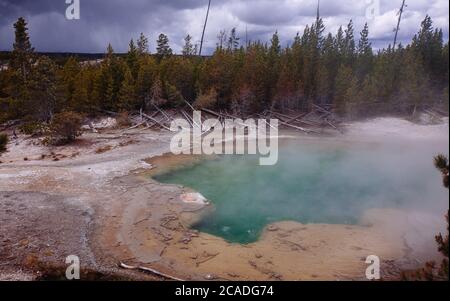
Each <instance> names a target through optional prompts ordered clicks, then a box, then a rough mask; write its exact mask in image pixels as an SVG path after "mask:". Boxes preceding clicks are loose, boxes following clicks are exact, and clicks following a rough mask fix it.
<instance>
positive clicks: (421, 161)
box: [155, 134, 448, 244]
mask: <svg viewBox="0 0 450 301" xmlns="http://www.w3.org/2000/svg"><path fill="white" fill-rule="evenodd" d="M447 135H448V134H447ZM447 137H448V136H447ZM447 139H448V138H447ZM444 140H445V139H444ZM438 153H445V154H447V153H448V140H447V141H438V139H437V140H436V141H430V140H423V139H419V140H415V139H408V140H403V139H401V140H400V141H399V140H398V139H389V140H377V139H374V140H373V141H367V140H365V141H358V139H337V138H304V137H297V138H291V139H282V141H280V150H279V161H278V163H277V164H276V165H274V166H260V165H259V164H258V163H259V161H258V159H259V157H256V156H248V155H245V156H237V155H235V156H222V157H219V158H217V159H214V160H204V161H201V162H199V163H196V164H195V165H193V166H189V167H183V168H180V169H178V170H175V171H171V172H169V173H166V174H162V175H158V176H155V179H156V180H158V181H160V182H163V183H170V184H180V185H184V186H186V187H189V188H192V189H193V190H195V191H198V192H200V193H201V194H202V195H204V196H205V197H206V198H207V199H209V200H210V201H211V202H212V203H213V205H214V210H212V211H211V212H210V213H208V214H207V215H206V216H204V217H203V218H202V219H201V221H200V222H198V223H197V224H195V225H193V228H195V229H197V230H199V231H202V232H206V233H209V234H213V235H216V236H219V237H222V238H224V239H225V240H227V241H229V242H235V243H244V244H245V243H251V242H255V241H256V240H258V238H259V236H260V234H261V232H262V230H263V229H264V227H265V226H267V225H268V224H271V223H274V222H278V221H297V222H299V223H303V224H308V223H326V224H358V222H359V220H360V218H361V217H362V214H363V213H364V212H365V211H366V210H368V209H372V208H397V209H414V210H421V211H427V212H435V213H436V214H437V216H443V214H444V212H445V211H444V210H446V209H445V208H448V192H447V191H446V190H445V189H444V188H443V187H442V184H441V176H440V174H439V172H438V171H437V170H436V169H435V168H434V166H433V156H435V155H436V154H438Z"/></svg>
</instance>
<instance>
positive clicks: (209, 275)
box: [204, 274, 217, 280]
mask: <svg viewBox="0 0 450 301" xmlns="http://www.w3.org/2000/svg"><path fill="white" fill-rule="evenodd" d="M204 278H205V279H206V280H216V279H217V276H216V275H214V274H206V275H205V277H204Z"/></svg>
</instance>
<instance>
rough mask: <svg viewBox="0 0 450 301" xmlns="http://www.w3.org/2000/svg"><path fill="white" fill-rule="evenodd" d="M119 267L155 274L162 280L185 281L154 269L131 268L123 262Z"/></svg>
mask: <svg viewBox="0 0 450 301" xmlns="http://www.w3.org/2000/svg"><path fill="white" fill-rule="evenodd" d="M119 267H121V268H122V269H127V270H140V271H144V272H147V273H150V274H153V275H156V276H159V277H162V278H166V279H169V280H175V281H185V280H184V279H181V278H177V277H174V276H171V275H168V274H165V273H162V272H160V271H157V270H154V269H152V268H148V267H143V266H131V265H127V264H125V263H123V262H121V263H120V264H119Z"/></svg>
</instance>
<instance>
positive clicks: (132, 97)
mask: <svg viewBox="0 0 450 301" xmlns="http://www.w3.org/2000/svg"><path fill="white" fill-rule="evenodd" d="M118 101H119V104H118V108H119V110H121V111H129V110H131V109H133V107H134V106H135V103H136V93H135V86H134V79H133V75H132V74H131V70H130V69H129V68H127V69H126V71H125V78H124V80H123V81H122V85H121V87H120V90H119V99H118Z"/></svg>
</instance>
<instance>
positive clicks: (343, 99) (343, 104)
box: [334, 65, 353, 116]
mask: <svg viewBox="0 0 450 301" xmlns="http://www.w3.org/2000/svg"><path fill="white" fill-rule="evenodd" d="M352 79H353V74H352V69H351V68H350V67H348V66H346V65H341V66H340V68H339V71H338V74H337V77H336V88H335V91H334V106H335V111H336V113H338V114H339V115H340V116H345V115H346V113H347V100H348V99H347V96H348V94H347V93H348V90H349V88H350V87H351V84H352Z"/></svg>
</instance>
